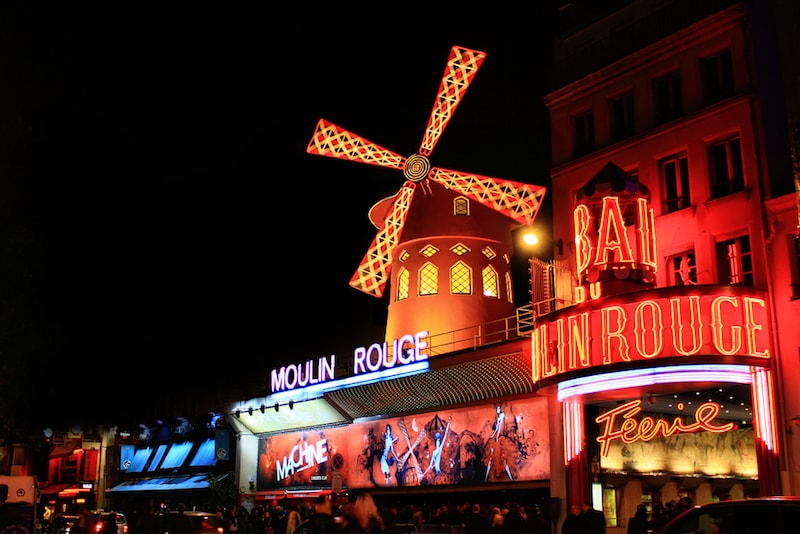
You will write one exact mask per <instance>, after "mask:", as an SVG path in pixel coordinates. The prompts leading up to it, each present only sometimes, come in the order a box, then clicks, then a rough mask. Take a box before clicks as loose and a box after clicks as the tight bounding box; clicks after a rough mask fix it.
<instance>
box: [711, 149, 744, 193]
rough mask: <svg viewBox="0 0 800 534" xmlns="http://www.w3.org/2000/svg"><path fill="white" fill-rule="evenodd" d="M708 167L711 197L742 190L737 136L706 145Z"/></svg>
mask: <svg viewBox="0 0 800 534" xmlns="http://www.w3.org/2000/svg"><path fill="white" fill-rule="evenodd" d="M708 167H709V168H708V177H709V181H710V182H711V198H712V199H713V198H721V197H724V196H725V195H730V194H732V193H737V192H739V191H744V170H743V169H742V149H741V144H740V142H739V137H738V136H735V137H731V138H728V139H722V140H720V141H716V142H714V143H712V144H710V145H709V146H708Z"/></svg>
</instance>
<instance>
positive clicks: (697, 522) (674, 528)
mask: <svg viewBox="0 0 800 534" xmlns="http://www.w3.org/2000/svg"><path fill="white" fill-rule="evenodd" d="M798 525H800V497H760V498H756V499H741V500H740V499H734V500H728V501H719V502H711V503H707V504H700V505H697V506H695V507H694V508H690V509H689V510H686V511H685V512H683V513H681V514H680V515H679V516H677V517H675V518H673V519H671V520H670V521H669V522H668V523H667V524H666V525H664V526H663V527H662V528H661V529H660V530H659V531H658V534H687V533H689V534H745V533H746V534H795V533H796V532H797V529H798Z"/></svg>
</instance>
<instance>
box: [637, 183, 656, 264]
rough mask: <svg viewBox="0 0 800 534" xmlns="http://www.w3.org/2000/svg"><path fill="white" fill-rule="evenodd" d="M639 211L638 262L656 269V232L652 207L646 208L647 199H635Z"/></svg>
mask: <svg viewBox="0 0 800 534" xmlns="http://www.w3.org/2000/svg"><path fill="white" fill-rule="evenodd" d="M636 208H637V210H638V211H639V229H638V231H639V262H640V263H641V264H642V265H647V266H648V267H650V268H651V269H653V272H655V271H656V233H655V230H654V228H655V219H654V216H653V209H652V208H648V206H647V199H645V198H639V199H637V200H636Z"/></svg>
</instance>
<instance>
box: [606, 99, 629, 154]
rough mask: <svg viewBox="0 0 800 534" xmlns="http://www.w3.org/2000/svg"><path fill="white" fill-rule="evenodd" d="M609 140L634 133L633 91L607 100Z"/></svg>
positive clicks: (626, 136)
mask: <svg viewBox="0 0 800 534" xmlns="http://www.w3.org/2000/svg"><path fill="white" fill-rule="evenodd" d="M608 117H609V121H610V124H609V130H610V131H611V142H612V143H614V142H616V141H621V140H623V139H626V138H628V137H630V136H632V135H633V134H634V133H636V128H635V123H634V113H633V93H628V94H626V95H623V96H621V97H619V98H614V99H612V100H610V101H609V102H608Z"/></svg>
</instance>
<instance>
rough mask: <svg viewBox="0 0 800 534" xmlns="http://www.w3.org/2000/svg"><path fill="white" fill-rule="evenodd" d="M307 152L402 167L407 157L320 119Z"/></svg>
mask: <svg viewBox="0 0 800 534" xmlns="http://www.w3.org/2000/svg"><path fill="white" fill-rule="evenodd" d="M306 152H308V153H309V154H316V155H318V156H327V157H329V158H339V159H346V160H350V161H360V162H361V163H369V164H370V165H378V166H379V167H391V168H394V169H402V168H403V165H404V164H405V161H406V158H404V157H403V156H401V155H399V154H395V153H394V152H392V151H391V150H387V149H385V148H383V147H382V146H380V145H376V144H375V143H373V142H372V141H368V140H366V139H364V138H363V137H360V136H358V135H356V134H354V133H352V132H348V131H347V130H345V129H344V128H340V127H339V126H336V125H335V124H333V123H330V122H328V121H326V120H325V119H320V120H319V122H318V123H317V128H316V129H315V130H314V135H313V136H312V137H311V141H310V142H309V143H308V147H306Z"/></svg>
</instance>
